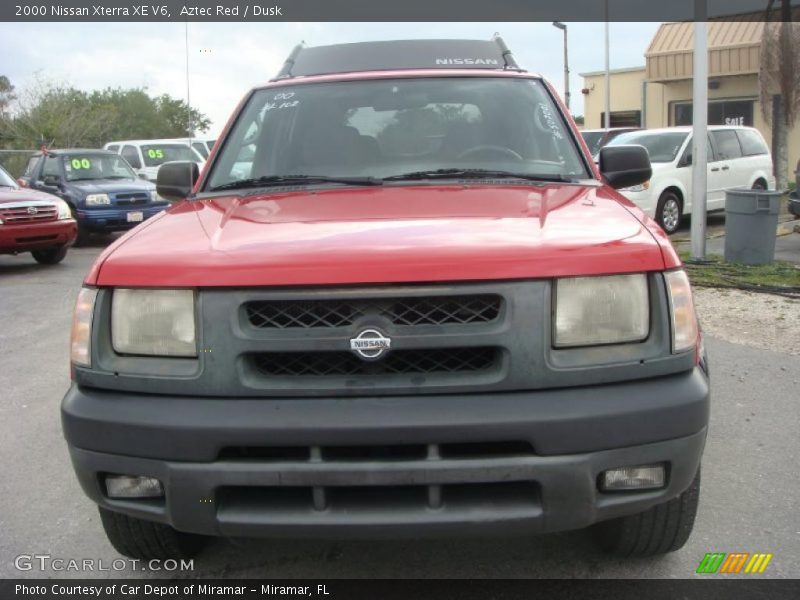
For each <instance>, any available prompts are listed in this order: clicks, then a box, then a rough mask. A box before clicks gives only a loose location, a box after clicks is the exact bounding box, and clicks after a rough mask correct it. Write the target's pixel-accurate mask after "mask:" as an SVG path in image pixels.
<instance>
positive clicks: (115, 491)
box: [106, 475, 164, 498]
mask: <svg viewBox="0 0 800 600" xmlns="http://www.w3.org/2000/svg"><path fill="white" fill-rule="evenodd" d="M106 493H107V494H108V497H109V498H160V497H162V496H163V495H164V487H163V486H162V485H161V482H160V481H159V480H158V479H156V478H155V477H134V476H133V475H108V476H106Z"/></svg>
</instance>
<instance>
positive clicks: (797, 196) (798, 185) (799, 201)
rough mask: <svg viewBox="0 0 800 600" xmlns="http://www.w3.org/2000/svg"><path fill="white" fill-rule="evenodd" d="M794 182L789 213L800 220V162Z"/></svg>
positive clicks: (799, 161)
mask: <svg viewBox="0 0 800 600" xmlns="http://www.w3.org/2000/svg"><path fill="white" fill-rule="evenodd" d="M794 181H795V184H794V190H793V191H792V192H791V193H790V194H789V212H790V213H792V214H793V215H794V216H795V217H798V218H800V160H798V161H797V170H796V171H795V172H794Z"/></svg>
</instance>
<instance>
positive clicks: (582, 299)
mask: <svg viewBox="0 0 800 600" xmlns="http://www.w3.org/2000/svg"><path fill="white" fill-rule="evenodd" d="M649 330H650V300H649V296H648V289H647V276H646V275H645V274H643V273H636V274H632V275H611V276H603V277H569V278H564V279H557V280H556V283H555V327H554V332H553V336H554V339H553V342H554V345H555V346H556V347H557V348H564V347H570V346H595V345H600V344H622V343H626V342H639V341H642V340H644V339H646V338H647V335H648V333H649Z"/></svg>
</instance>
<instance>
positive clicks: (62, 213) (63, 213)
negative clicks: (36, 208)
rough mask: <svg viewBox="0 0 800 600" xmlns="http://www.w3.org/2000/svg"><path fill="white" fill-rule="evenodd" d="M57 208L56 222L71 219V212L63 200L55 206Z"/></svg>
mask: <svg viewBox="0 0 800 600" xmlns="http://www.w3.org/2000/svg"><path fill="white" fill-rule="evenodd" d="M56 207H57V208H58V220H59V221H63V220H64V219H71V218H72V211H71V210H70V209H69V204H67V203H66V202H64V201H63V200H62V201H61V202H59V203H58V204H56Z"/></svg>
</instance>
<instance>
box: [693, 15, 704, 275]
mask: <svg viewBox="0 0 800 600" xmlns="http://www.w3.org/2000/svg"><path fill="white" fill-rule="evenodd" d="M695 9H696V13H695V19H696V21H695V24H694V73H693V76H694V81H693V90H692V236H691V237H692V260H695V261H701V260H704V259H705V256H706V195H707V190H708V187H707V177H708V172H707V171H706V169H707V165H708V42H707V37H706V36H707V33H706V21H705V18H706V15H705V0H696V2H695Z"/></svg>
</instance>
